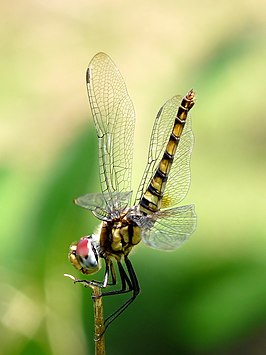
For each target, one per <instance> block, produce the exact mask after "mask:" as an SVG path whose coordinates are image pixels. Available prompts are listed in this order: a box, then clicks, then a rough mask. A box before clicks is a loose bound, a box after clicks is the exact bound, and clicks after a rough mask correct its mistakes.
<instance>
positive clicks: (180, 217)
mask: <svg viewBox="0 0 266 355" xmlns="http://www.w3.org/2000/svg"><path fill="white" fill-rule="evenodd" d="M196 222H197V216H196V213H195V209H194V205H187V206H180V207H175V208H171V209H168V210H164V211H159V212H156V213H154V214H153V215H147V216H143V217H141V218H140V220H139V221H138V222H137V221H136V223H138V225H140V227H141V238H142V240H143V242H144V243H145V244H146V245H148V246H149V247H151V248H154V249H161V250H174V249H176V248H178V247H179V246H180V245H181V244H183V243H184V242H185V241H186V240H187V239H188V238H189V236H190V235H191V234H192V233H193V232H194V230H195V229H196Z"/></svg>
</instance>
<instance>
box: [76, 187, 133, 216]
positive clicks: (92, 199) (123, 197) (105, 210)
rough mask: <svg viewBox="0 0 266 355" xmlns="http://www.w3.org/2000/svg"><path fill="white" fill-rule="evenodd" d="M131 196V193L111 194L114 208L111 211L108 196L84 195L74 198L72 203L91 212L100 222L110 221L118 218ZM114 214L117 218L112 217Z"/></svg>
mask: <svg viewBox="0 0 266 355" xmlns="http://www.w3.org/2000/svg"><path fill="white" fill-rule="evenodd" d="M131 195H132V192H118V193H113V196H112V201H113V203H114V207H115V208H114V209H112V210H110V209H109V206H108V202H107V201H108V198H107V197H108V196H106V195H105V194H102V193H95V194H86V195H83V196H80V197H77V198H75V200H74V203H75V204H76V205H78V206H80V207H82V208H85V209H87V210H89V211H91V212H92V213H93V214H94V215H95V216H96V217H97V218H99V219H100V220H103V221H111V220H112V219H113V218H115V217H118V216H119V214H120V212H121V211H123V210H124V209H125V208H126V207H127V205H128V200H130V198H131ZM115 212H116V213H117V214H118V216H115V215H114V213H115Z"/></svg>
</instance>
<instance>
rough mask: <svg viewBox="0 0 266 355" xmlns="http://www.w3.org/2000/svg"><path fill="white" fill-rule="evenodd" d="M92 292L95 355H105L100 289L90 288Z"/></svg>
mask: <svg viewBox="0 0 266 355" xmlns="http://www.w3.org/2000/svg"><path fill="white" fill-rule="evenodd" d="M92 290H93V296H94V297H93V307H94V334H95V338H94V341H95V355H104V354H105V345H104V317H103V301H102V297H101V289H100V287H97V286H92Z"/></svg>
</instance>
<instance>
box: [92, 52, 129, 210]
mask: <svg viewBox="0 0 266 355" xmlns="http://www.w3.org/2000/svg"><path fill="white" fill-rule="evenodd" d="M86 79H87V88H88V95H89V102H90V106H91V111H92V115H93V119H94V124H95V127H96V131H97V135H98V142H99V170H100V183H101V190H102V193H103V194H104V198H105V199H106V203H107V205H108V206H109V209H111V210H112V209H113V208H114V207H115V204H116V203H117V201H116V198H114V196H115V193H116V192H128V191H130V190H131V170H132V157H133V156H132V154H133V135H134V127H135V113H134V107H133V104H132V102H131V99H130V97H129V95H128V93H127V88H126V85H125V83H124V80H123V78H122V76H121V74H120V72H119V70H118V69H117V67H116V66H115V64H114V63H113V62H112V60H111V59H110V58H109V57H108V56H107V55H106V54H105V53H98V54H96V55H95V56H94V57H93V59H92V60H91V62H90V64H89V68H88V70H87V76H86ZM128 198H130V194H129V195H128ZM128 202H129V201H128Z"/></svg>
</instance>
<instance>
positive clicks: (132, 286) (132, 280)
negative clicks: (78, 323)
mask: <svg viewBox="0 0 266 355" xmlns="http://www.w3.org/2000/svg"><path fill="white" fill-rule="evenodd" d="M125 264H126V267H127V271H128V275H129V278H128V276H127V275H126V272H125V270H124V269H123V267H122V265H121V268H122V270H123V271H122V270H121V271H120V269H119V272H120V276H121V281H122V280H123V277H124V276H125V275H126V277H125V278H124V283H125V282H127V284H128V287H129V288H128V289H124V290H123V289H121V290H120V291H117V293H116V294H119V293H125V292H130V291H132V296H131V297H130V299H129V300H127V301H126V302H125V303H124V304H123V305H122V306H121V307H119V308H118V309H117V310H116V311H115V312H114V313H112V314H111V315H110V316H109V317H107V318H106V319H105V321H104V325H105V330H106V329H107V327H108V326H109V325H110V324H111V323H112V322H113V321H114V320H115V319H116V318H117V317H118V316H119V315H120V314H121V313H123V312H124V311H125V310H126V308H127V307H128V306H129V305H130V304H131V303H132V302H133V301H134V300H135V298H136V297H137V295H138V294H139V293H140V287H139V282H138V279H137V276H136V273H135V271H134V269H133V266H132V264H131V262H130V260H129V259H128V257H127V256H125ZM122 285H123V281H122ZM114 292H115V291H114ZM112 294H114V293H112Z"/></svg>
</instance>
